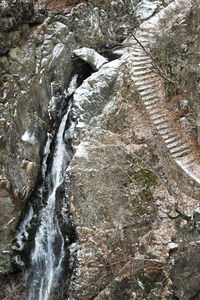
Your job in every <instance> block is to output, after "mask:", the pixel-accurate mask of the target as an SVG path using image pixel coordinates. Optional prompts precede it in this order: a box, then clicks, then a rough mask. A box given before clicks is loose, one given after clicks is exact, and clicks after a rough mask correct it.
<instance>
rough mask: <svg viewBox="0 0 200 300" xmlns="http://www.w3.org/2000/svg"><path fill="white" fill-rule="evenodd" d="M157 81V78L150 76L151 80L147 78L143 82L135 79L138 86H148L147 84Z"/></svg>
mask: <svg viewBox="0 0 200 300" xmlns="http://www.w3.org/2000/svg"><path fill="white" fill-rule="evenodd" d="M155 83H157V84H158V79H157V78H152V79H151V80H148V81H147V82H144V81H137V82H135V85H136V86H137V88H138V87H144V88H145V87H146V86H148V85H149V84H151V85H153V84H155Z"/></svg>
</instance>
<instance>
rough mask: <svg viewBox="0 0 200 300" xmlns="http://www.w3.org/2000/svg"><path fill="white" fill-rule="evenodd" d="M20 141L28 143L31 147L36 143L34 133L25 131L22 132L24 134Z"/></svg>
mask: <svg viewBox="0 0 200 300" xmlns="http://www.w3.org/2000/svg"><path fill="white" fill-rule="evenodd" d="M21 139H22V141H24V142H27V143H30V144H32V145H35V143H36V138H35V134H34V133H32V134H31V133H30V132H28V130H27V131H25V132H24V134H23V135H22V137H21Z"/></svg>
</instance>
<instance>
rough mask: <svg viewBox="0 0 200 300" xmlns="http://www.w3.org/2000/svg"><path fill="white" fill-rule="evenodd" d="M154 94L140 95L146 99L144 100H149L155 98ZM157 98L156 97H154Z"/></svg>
mask: <svg viewBox="0 0 200 300" xmlns="http://www.w3.org/2000/svg"><path fill="white" fill-rule="evenodd" d="M155 97H156V96H155V95H147V96H145V95H144V96H142V100H143V101H146V100H151V99H155ZM156 98H157V97H156Z"/></svg>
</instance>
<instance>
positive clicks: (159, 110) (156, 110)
mask: <svg viewBox="0 0 200 300" xmlns="http://www.w3.org/2000/svg"><path fill="white" fill-rule="evenodd" d="M157 114H159V115H160V114H162V110H161V109H160V108H156V109H152V110H151V111H149V116H150V117H151V116H154V115H157Z"/></svg>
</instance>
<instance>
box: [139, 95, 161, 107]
mask: <svg viewBox="0 0 200 300" xmlns="http://www.w3.org/2000/svg"><path fill="white" fill-rule="evenodd" d="M142 101H143V103H144V105H145V107H146V106H148V105H149V104H150V103H158V102H160V98H158V97H157V96H155V97H154V98H152V99H147V100H142ZM146 108H147V107H146Z"/></svg>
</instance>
